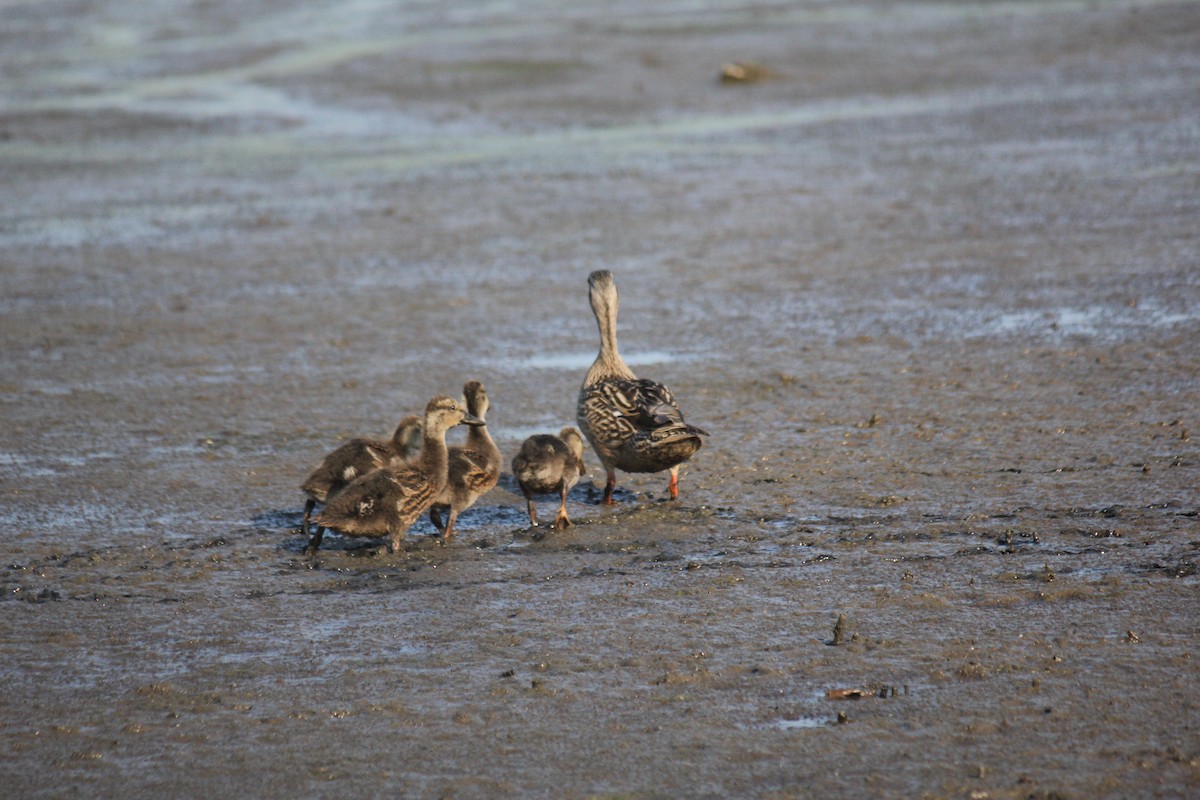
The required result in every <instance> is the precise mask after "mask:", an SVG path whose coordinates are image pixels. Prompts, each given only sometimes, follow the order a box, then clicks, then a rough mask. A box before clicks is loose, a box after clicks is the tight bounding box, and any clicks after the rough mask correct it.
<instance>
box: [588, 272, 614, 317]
mask: <svg viewBox="0 0 1200 800" xmlns="http://www.w3.org/2000/svg"><path fill="white" fill-rule="evenodd" d="M588 300H590V301H591V303H592V311H594V312H595V313H596V316H601V315H602V314H607V313H610V312H611V313H612V314H614V315H615V314H616V310H617V281H616V279H615V278H613V274H612V272H610V271H609V270H606V269H598V270H596V271H595V272H593V273H592V274H591V275H588Z"/></svg>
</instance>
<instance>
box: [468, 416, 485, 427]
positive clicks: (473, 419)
mask: <svg viewBox="0 0 1200 800" xmlns="http://www.w3.org/2000/svg"><path fill="white" fill-rule="evenodd" d="M462 424H463V425H474V426H476V427H479V426H481V425H486V424H487V423H486V422H484V421H483V420H481V419H480V418H479V417H477V416H475V415H474V414H463V418H462Z"/></svg>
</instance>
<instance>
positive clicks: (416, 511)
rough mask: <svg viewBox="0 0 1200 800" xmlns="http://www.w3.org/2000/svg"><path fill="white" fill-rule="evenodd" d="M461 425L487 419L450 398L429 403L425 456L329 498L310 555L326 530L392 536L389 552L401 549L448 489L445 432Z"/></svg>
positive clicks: (361, 480)
mask: <svg viewBox="0 0 1200 800" xmlns="http://www.w3.org/2000/svg"><path fill="white" fill-rule="evenodd" d="M459 423H463V424H466V425H482V424H483V420H481V419H479V418H478V417H475V416H474V415H472V414H470V413H468V412H467V410H466V409H465V408H463V406H462V404H461V403H459V402H458V401H456V400H452V399H451V398H449V397H443V396H438V397H435V398H433V399H432V400H430V401H429V405H427V406H425V422H424V426H423V427H424V437H423V440H422V443H421V457H420V458H419V459H418V460H417V461H416V462H414V463H411V464H404V463H401V462H395V463H389V464H388V465H386V466H384V467H381V468H380V469H376V470H373V471H371V472H368V473H367V474H366V475H363V476H361V477H358V478H355V479H354V480H353V481H352V482H351V483H350V484H349V485H348V486H346V488H344V489H342V491H341V492H339V493H338V494H336V495H334V496H333V497H331V498H329V501H328V502H327V503H326V504H325V508H323V509H322V510H321V513H320V514H318V515H317V517H316V520H315V521H316V523H317V532H316V534H314V535H313V537H312V539H311V540H310V541H309V543H308V550H307V552H309V553H315V552H316V551H317V548H318V547H320V546H321V536H322V534H323V533H324V529H325V528H330V529H332V530H335V531H337V532H338V533H341V534H343V535H345V536H390V537H391V538H390V541H389V543H388V550H389V551H390V552H392V553H395V552H396V551H397V550H399V549H400V541H401V540H402V539H403V538H404V534H406V533H407V532H408V529H409V527H410V526H411V525H412V524H413V522H414V521H416V519H417V517H419V516H420V515H421V514H423V513H424V512H425V510H426V509H427V508H429V506H430V504H431V503H433V501H434V500H435V499H436V498H437V496H438V493H439V492H441V490H442V488H443V487H444V486H445V485H446V480H447V477H448V469H449V455H448V453H447V452H446V431H447V430H448V429H450V428H453V427H454V426H455V425H458V424H459Z"/></svg>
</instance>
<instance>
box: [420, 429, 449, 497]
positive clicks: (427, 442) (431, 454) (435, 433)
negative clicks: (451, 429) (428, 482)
mask: <svg viewBox="0 0 1200 800" xmlns="http://www.w3.org/2000/svg"><path fill="white" fill-rule="evenodd" d="M430 422H431V421H430V420H425V435H424V437H423V438H422V440H421V469H422V471H423V472H424V473H425V474H426V475H433V476H434V477H437V478H438V479H439V481H440V483H442V484H445V483H446V481H448V480H449V471H450V459H449V456H448V454H447V452H446V429H445V428H443V427H440V426H438V425H433V424H430Z"/></svg>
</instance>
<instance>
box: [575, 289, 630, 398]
mask: <svg viewBox="0 0 1200 800" xmlns="http://www.w3.org/2000/svg"><path fill="white" fill-rule="evenodd" d="M590 300H591V303H592V313H593V314H595V315H596V325H597V327H599V329H600V352H599V353H597V354H596V360H595V361H593V362H592V366H591V369H589V370H588V374H587V377H586V378H585V379H584V383H585V384H589V385H590V384H593V383H595V382H596V381H600V380H604V379H605V378H624V379H626V380H633V379H634V378H635V377H636V376H635V375H634V374H633V370H631V369H630V368H629V365H627V364H626V363H625V359H623V358H621V353H620V351H619V350H618V349H617V295H616V293H615V292H612V293H608V292H603V293H602V292H593V293H592V295H591V297H590Z"/></svg>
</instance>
